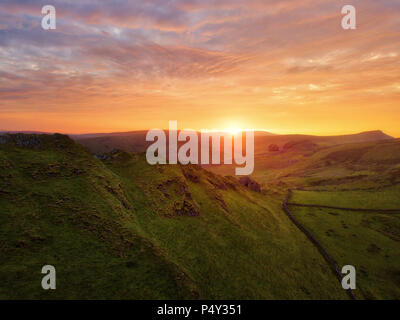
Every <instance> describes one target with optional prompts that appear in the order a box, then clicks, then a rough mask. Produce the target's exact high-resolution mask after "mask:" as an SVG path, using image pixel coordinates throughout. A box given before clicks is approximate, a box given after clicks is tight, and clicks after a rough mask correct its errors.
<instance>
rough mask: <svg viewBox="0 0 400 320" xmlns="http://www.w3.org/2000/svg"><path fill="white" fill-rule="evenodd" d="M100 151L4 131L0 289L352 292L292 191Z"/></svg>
mask: <svg viewBox="0 0 400 320" xmlns="http://www.w3.org/2000/svg"><path fill="white" fill-rule="evenodd" d="M101 159H102V160H99V159H97V158H95V157H94V156H93V155H92V154H90V153H89V152H88V151H87V150H86V149H85V148H84V147H82V146H80V145H78V144H76V143H75V142H73V141H72V140H71V139H69V138H68V137H66V136H62V135H51V136H50V135H24V134H16V135H3V136H1V137H0V177H1V179H0V208H1V209H0V248H1V249H0V250H1V255H0V282H1V283H2V286H1V288H0V298H4V299H10V298H11V299H14V298H19V299H28V298H35V299H59V298H63V299H64V298H65V299H70V298H71V299H72V298H74V299H76V298H84V299H89V298H110V299H144V298H147V299H181V298H182V299H197V298H203V299H215V298H221V299H240V298H243V299H276V298H278V299H294V298H298V299H321V298H323V299H347V298H348V297H347V295H346V294H345V292H344V290H343V289H341V287H340V285H339V283H338V281H337V280H336V278H335V276H334V275H333V274H332V273H331V272H330V270H329V267H328V266H327V265H326V263H325V261H324V260H323V259H322V257H321V256H320V254H319V253H318V251H317V250H316V249H315V248H314V247H313V246H312V245H311V243H309V241H308V240H307V239H306V237H305V236H304V235H303V234H302V233H300V232H299V231H298V230H297V229H296V227H295V226H293V224H292V223H291V222H290V221H289V219H288V218H287V217H286V215H285V214H284V213H283V212H282V210H281V201H282V199H283V196H284V194H280V193H272V192H271V193H269V192H264V193H259V192H254V191H251V190H249V189H247V188H245V187H244V186H242V185H240V184H239V183H238V182H237V181H236V179H234V178H229V177H221V176H217V175H215V174H213V173H210V172H208V171H205V170H204V169H202V168H200V167H198V166H187V167H182V166H149V165H148V164H147V163H146V161H145V158H144V155H143V154H135V155H132V154H129V153H126V152H121V151H115V152H111V153H109V154H106V155H104V156H103V157H101ZM45 264H52V265H54V266H55V267H56V270H57V289H56V290H54V291H44V290H42V289H41V287H40V281H41V278H42V275H41V274H40V270H41V267H42V266H43V265H45Z"/></svg>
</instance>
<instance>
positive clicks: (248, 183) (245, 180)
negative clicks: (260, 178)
mask: <svg viewBox="0 0 400 320" xmlns="http://www.w3.org/2000/svg"><path fill="white" fill-rule="evenodd" d="M239 182H240V184H241V185H243V186H245V187H247V188H249V189H250V190H252V191H256V192H261V186H260V185H259V184H258V183H257V182H255V181H254V180H252V179H250V178H249V177H241V178H240V179H239Z"/></svg>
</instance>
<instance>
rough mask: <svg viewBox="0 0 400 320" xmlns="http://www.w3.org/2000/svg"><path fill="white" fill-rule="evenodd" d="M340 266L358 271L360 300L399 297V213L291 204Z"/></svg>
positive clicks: (298, 216) (292, 209) (291, 208)
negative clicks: (351, 210) (350, 266)
mask: <svg viewBox="0 0 400 320" xmlns="http://www.w3.org/2000/svg"><path fill="white" fill-rule="evenodd" d="M290 210H291V212H292V213H293V214H294V215H295V217H296V218H297V219H298V220H299V221H300V222H301V223H302V224H303V225H304V226H305V227H306V228H307V229H308V230H309V231H311V233H313V235H314V236H315V238H316V239H317V240H318V241H320V242H321V244H322V245H323V246H324V247H325V248H326V249H327V251H328V252H329V253H330V254H331V256H332V257H333V258H334V259H335V260H336V261H337V262H338V264H339V265H340V266H343V265H353V266H354V267H355V268H356V272H357V277H356V279H357V289H356V290H355V294H356V296H357V297H358V298H361V299H400V272H399V270H400V256H399V254H398V253H399V241H400V233H399V230H400V215H398V214H382V213H378V212H376V213H363V212H348V211H342V210H332V209H319V208H304V207H297V206H290Z"/></svg>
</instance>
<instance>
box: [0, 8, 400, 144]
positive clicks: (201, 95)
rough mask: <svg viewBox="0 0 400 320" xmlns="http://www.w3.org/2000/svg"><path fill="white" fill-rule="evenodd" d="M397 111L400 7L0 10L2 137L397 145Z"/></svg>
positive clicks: (399, 105)
mask: <svg viewBox="0 0 400 320" xmlns="http://www.w3.org/2000/svg"><path fill="white" fill-rule="evenodd" d="M48 4H50V5H53V6H54V7H55V8H56V22H57V25H56V26H57V28H56V30H44V29H42V27H41V19H42V17H43V15H42V14H41V9H42V6H44V5H48ZM349 4H350V5H353V6H354V7H355V8H356V12H357V29H356V30H344V29H343V28H342V26H341V20H342V17H343V15H342V13H341V9H342V7H343V6H344V5H349ZM399 111H400V1H398V0H379V1H376V0H346V1H342V0H297V1H293V0H281V1H276V0H229V1H228V0H185V1H184V0H153V1H144V0H140V1H139V0H133V1H132V0H131V1H123V0H113V1H112V0H104V1H102V0H80V1H76V0H69V1H68V0H67V1H60V0H46V1H41V0H1V1H0V130H37V131H46V132H62V133H90V132H116V131H131V130H143V129H144V130H146V129H151V128H167V127H168V122H169V121H170V120H177V121H178V126H179V128H181V129H184V128H190V129H196V130H200V129H211V130H212V129H220V130H230V129H256V130H266V131H270V132H273V133H306V134H318V135H333V134H344V133H356V132H361V131H368V130H377V129H380V130H383V131H384V132H385V133H388V134H390V135H392V136H395V137H400V125H399V123H400V112H399Z"/></svg>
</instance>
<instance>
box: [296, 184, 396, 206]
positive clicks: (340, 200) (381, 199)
mask: <svg viewBox="0 0 400 320" xmlns="http://www.w3.org/2000/svg"><path fill="white" fill-rule="evenodd" d="M291 202H295V203H302V204H311V205H324V206H333V207H342V208H356V209H383V210H386V209H389V210H390V209H392V210H395V209H399V213H400V186H393V187H389V188H383V189H379V190H350V191H323V192H319V191H303V190H295V191H294V192H293V197H292V199H291Z"/></svg>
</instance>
